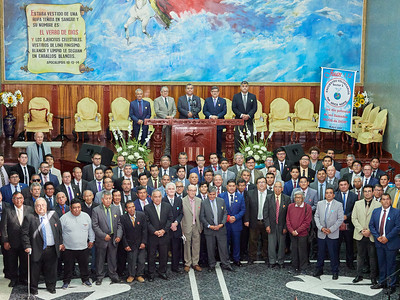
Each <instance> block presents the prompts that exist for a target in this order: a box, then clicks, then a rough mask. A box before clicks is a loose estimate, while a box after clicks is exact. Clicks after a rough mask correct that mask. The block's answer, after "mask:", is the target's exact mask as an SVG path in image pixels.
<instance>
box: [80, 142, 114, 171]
mask: <svg viewBox="0 0 400 300" xmlns="http://www.w3.org/2000/svg"><path fill="white" fill-rule="evenodd" d="M93 153H100V154H101V164H102V165H105V166H110V165H111V162H112V159H113V157H114V152H113V151H112V150H110V149H108V148H107V147H104V146H99V145H93V144H83V145H82V147H81V149H80V151H79V154H78V157H77V158H76V160H77V161H79V162H81V163H88V164H91V163H92V156H93Z"/></svg>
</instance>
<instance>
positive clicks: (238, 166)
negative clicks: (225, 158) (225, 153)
mask: <svg viewBox="0 0 400 300" xmlns="http://www.w3.org/2000/svg"><path fill="white" fill-rule="evenodd" d="M233 161H234V163H235V164H234V165H233V166H231V167H229V168H228V170H229V171H232V172H233V173H235V175H236V176H237V174H238V173H240V172H241V171H243V170H244V168H245V166H244V164H243V163H244V155H243V154H242V153H240V152H237V153H235V155H234V157H233Z"/></svg>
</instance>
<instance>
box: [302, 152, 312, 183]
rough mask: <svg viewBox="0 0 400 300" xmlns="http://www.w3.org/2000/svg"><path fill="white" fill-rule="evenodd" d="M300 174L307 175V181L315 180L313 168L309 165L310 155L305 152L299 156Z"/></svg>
mask: <svg viewBox="0 0 400 300" xmlns="http://www.w3.org/2000/svg"><path fill="white" fill-rule="evenodd" d="M299 163H300V176H301V177H307V178H308V182H313V181H314V180H315V170H313V169H311V168H310V167H309V164H310V157H309V156H308V155H307V154H305V155H303V156H302V157H301V158H300V161H299Z"/></svg>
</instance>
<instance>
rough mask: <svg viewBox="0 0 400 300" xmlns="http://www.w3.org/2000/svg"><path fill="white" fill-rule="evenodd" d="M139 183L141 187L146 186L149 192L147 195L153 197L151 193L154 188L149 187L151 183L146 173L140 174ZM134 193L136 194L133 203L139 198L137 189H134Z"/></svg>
mask: <svg viewBox="0 0 400 300" xmlns="http://www.w3.org/2000/svg"><path fill="white" fill-rule="evenodd" d="M138 182H139V186H144V187H145V188H146V190H147V194H148V195H151V193H152V192H153V190H154V189H153V188H152V187H149V186H148V185H147V184H148V183H149V178H148V177H147V175H146V174H145V173H140V174H139V178H138ZM132 192H133V193H134V196H133V199H132V200H133V201H135V200H136V198H137V196H136V192H137V187H134V188H133V189H132Z"/></svg>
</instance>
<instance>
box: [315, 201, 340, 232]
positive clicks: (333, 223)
mask: <svg viewBox="0 0 400 300" xmlns="http://www.w3.org/2000/svg"><path fill="white" fill-rule="evenodd" d="M326 202H327V201H326V200H321V201H319V202H318V204H317V209H316V211H315V215H314V220H315V225H316V226H317V228H318V238H319V239H325V238H326V235H325V233H323V232H322V231H321V229H322V228H324V227H325V228H328V229H329V230H330V231H331V233H330V234H328V238H330V239H338V238H339V227H340V225H341V224H342V223H343V220H344V214H343V204H342V203H340V202H339V201H337V200H335V199H333V200H332V201H331V202H330V206H329V209H328V212H327V215H326V224H325V211H326Z"/></svg>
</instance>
